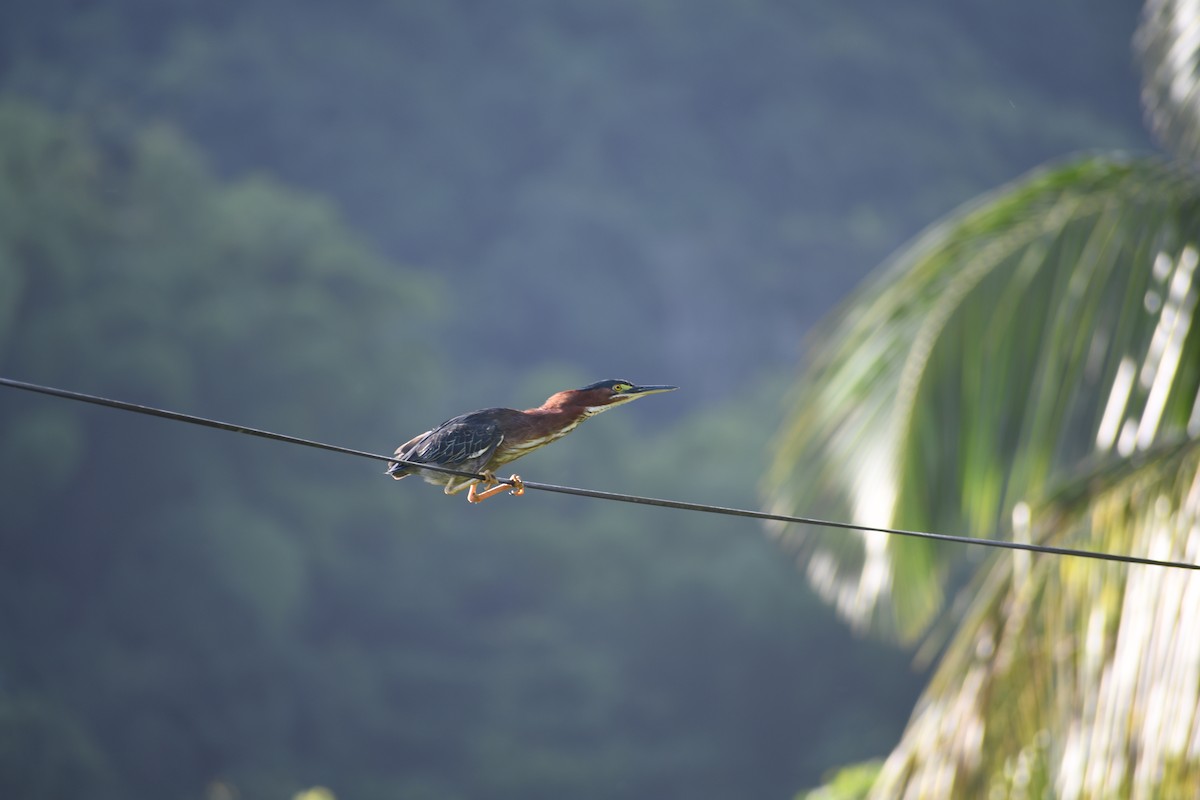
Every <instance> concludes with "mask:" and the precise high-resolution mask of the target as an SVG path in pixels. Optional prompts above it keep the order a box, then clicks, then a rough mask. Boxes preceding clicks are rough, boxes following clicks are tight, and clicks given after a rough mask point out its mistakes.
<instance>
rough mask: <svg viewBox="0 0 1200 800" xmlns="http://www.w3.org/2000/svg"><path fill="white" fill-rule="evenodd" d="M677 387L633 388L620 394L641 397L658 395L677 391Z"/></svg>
mask: <svg viewBox="0 0 1200 800" xmlns="http://www.w3.org/2000/svg"><path fill="white" fill-rule="evenodd" d="M678 388H679V387H678V386H634V387H632V388H629V389H626V390H625V391H623V392H621V394H624V395H643V394H659V393H660V392H673V391H675V390H676V389H678Z"/></svg>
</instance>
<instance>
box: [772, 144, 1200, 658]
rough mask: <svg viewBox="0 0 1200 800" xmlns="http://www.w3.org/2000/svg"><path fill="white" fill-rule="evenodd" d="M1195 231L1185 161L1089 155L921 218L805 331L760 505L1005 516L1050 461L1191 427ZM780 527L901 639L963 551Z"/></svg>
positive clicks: (1051, 475) (832, 595)
mask: <svg viewBox="0 0 1200 800" xmlns="http://www.w3.org/2000/svg"><path fill="white" fill-rule="evenodd" d="M1198 233H1200V180H1198V179H1197V177H1196V176H1195V175H1194V174H1192V173H1191V172H1187V171H1183V170H1181V169H1180V168H1178V167H1174V166H1172V165H1168V164H1164V163H1161V162H1157V161H1147V160H1122V159H1115V158H1108V157H1100V156H1092V157H1086V158H1082V159H1079V160H1076V161H1074V162H1071V163H1067V164H1065V165H1061V166H1058V167H1054V168H1049V169H1043V170H1039V171H1037V172H1035V173H1033V174H1032V175H1030V176H1027V177H1026V178H1024V179H1022V180H1020V181H1017V182H1016V183H1015V184H1013V185H1012V186H1009V187H1005V188H1004V189H1002V190H1000V191H998V192H996V193H993V194H992V195H990V196H987V197H985V198H983V199H982V200H981V201H980V202H978V203H976V204H974V205H973V206H971V207H969V208H967V209H965V210H962V211H960V212H958V213H956V214H953V215H951V216H950V217H949V218H947V219H945V220H943V221H942V222H940V223H939V224H937V225H935V226H934V227H933V228H931V229H930V230H929V231H927V232H926V233H925V234H923V235H922V236H920V237H918V239H917V240H916V241H915V242H913V243H912V244H911V245H910V246H909V247H907V248H905V249H904V250H903V251H901V252H900V253H899V254H898V255H897V256H896V257H895V258H894V259H893V260H892V261H891V262H890V263H889V264H888V265H885V267H884V269H882V270H881V271H880V272H879V274H878V275H877V277H876V278H875V279H873V280H872V281H871V282H869V283H868V284H866V285H865V286H864V287H863V288H862V289H861V290H860V291H859V292H858V293H857V294H856V295H855V296H854V297H852V298H851V299H850V301H849V302H848V303H847V305H846V306H845V308H844V309H843V310H842V312H841V313H840V314H835V315H834V317H833V318H832V319H831V320H830V321H829V323H828V324H827V326H826V327H825V328H824V329H823V330H822V331H821V332H819V334H818V336H817V337H816V339H815V341H814V344H813V347H812V349H811V359H812V364H811V366H810V368H809V369H808V370H807V371H806V373H805V375H804V377H803V379H802V383H801V385H800V387H799V388H798V391H797V395H796V399H795V401H794V411H793V413H792V415H791V418H790V422H789V423H788V424H787V426H786V428H785V430H784V431H783V432H782V435H781V436H780V438H779V442H780V443H779V445H778V447H777V450H776V457H775V459H774V462H773V465H772V468H771V470H770V472H769V474H768V480H767V492H768V494H769V496H770V498H771V500H772V504H773V506H774V507H775V508H776V509H778V510H780V511H784V512H793V513H795V512H800V513H806V514H812V513H820V514H826V515H843V514H845V515H849V516H850V517H851V518H853V519H854V520H855V521H856V522H860V523H864V524H880V525H888V526H900V527H908V528H923V529H927V530H936V531H943V532H953V533H967V534H970V535H974V536H989V535H990V536H1006V535H1013V534H1014V533H1015V534H1016V535H1025V532H1024V529H1023V528H1022V526H1021V525H1020V524H1018V525H1017V526H1015V527H1014V525H1013V519H1014V517H1013V515H1014V511H1016V512H1018V514H1019V515H1020V514H1021V513H1024V512H1023V511H1022V510H1023V509H1028V508H1036V507H1039V506H1040V505H1041V504H1042V503H1044V501H1045V500H1046V499H1047V497H1048V495H1047V491H1048V490H1049V488H1050V487H1051V486H1053V485H1054V482H1055V481H1056V480H1058V479H1059V478H1060V477H1061V476H1063V475H1066V474H1074V473H1075V472H1077V471H1078V470H1080V469H1081V468H1085V467H1088V466H1089V465H1093V464H1094V463H1098V462H1103V461H1106V460H1110V459H1111V460H1120V459H1124V458H1127V457H1129V456H1131V455H1133V454H1134V453H1136V452H1138V451H1141V450H1145V449H1147V448H1149V447H1151V446H1153V445H1154V444H1155V443H1156V442H1159V441H1161V439H1162V437H1163V436H1168V437H1170V436H1178V435H1181V434H1182V432H1183V431H1185V430H1186V429H1187V428H1188V426H1189V421H1190V424H1191V426H1192V428H1193V434H1194V433H1195V428H1196V427H1197V425H1200V422H1198V421H1197V416H1198V414H1200V412H1197V410H1196V408H1197V406H1196V391H1197V385H1198V382H1200V335H1197V334H1196V331H1195V327H1194V326H1192V325H1191V320H1192V314H1193V311H1194V309H1195V305H1196V296H1197V292H1196V288H1195V284H1194V276H1195V271H1196V266H1197V259H1198V249H1197V241H1196V237H1197V234H1198ZM1019 521H1020V517H1019V518H1018V522H1019ZM778 534H779V536H781V537H782V538H784V539H785V540H786V541H788V542H790V543H794V544H795V545H796V546H797V547H799V548H800V549H801V555H802V559H803V564H804V565H805V569H806V572H807V574H808V577H809V578H810V580H811V581H812V583H813V585H814V587H815V588H816V589H817V590H818V592H819V593H821V594H822V596H824V597H825V598H826V599H827V600H829V601H830V602H832V603H833V604H834V605H835V606H836V607H837V608H838V610H839V611H840V612H841V613H842V614H843V615H844V616H845V617H846V618H847V619H848V620H850V621H851V623H853V624H855V625H857V626H859V627H867V626H872V627H874V628H876V629H878V630H883V631H886V632H889V633H892V634H894V635H897V636H899V637H900V638H903V639H912V638H915V637H916V636H918V635H920V634H921V633H922V632H924V631H925V630H927V627H928V625H929V623H930V622H931V621H932V620H933V619H934V618H935V616H936V614H937V613H938V612H939V611H940V610H941V609H942V608H943V606H944V597H945V596H946V590H947V588H948V582H949V580H950V578H951V576H952V574H953V568H954V566H955V564H956V563H958V562H960V561H961V560H962V559H964V558H966V557H968V555H969V554H968V553H966V552H965V551H963V550H962V549H951V548H948V547H946V546H943V545H937V544H934V543H929V542H920V541H909V540H904V541H899V540H896V539H892V538H888V537H886V536H884V535H882V534H848V533H826V532H821V533H812V532H806V531H799V532H797V531H795V530H794V529H784V530H780V531H778ZM1076 544H1089V545H1090V544H1092V543H1082V542H1080V543H1076ZM884 601H886V602H884Z"/></svg>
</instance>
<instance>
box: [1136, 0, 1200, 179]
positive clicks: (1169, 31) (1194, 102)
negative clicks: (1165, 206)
mask: <svg viewBox="0 0 1200 800" xmlns="http://www.w3.org/2000/svg"><path fill="white" fill-rule="evenodd" d="M1197 12H1198V9H1197V7H1196V3H1195V2H1194V0H1147V1H1146V4H1145V6H1144V7H1143V9H1142V20H1141V24H1140V25H1139V26H1138V30H1137V34H1136V35H1135V36H1134V39H1133V44H1134V49H1135V50H1136V51H1137V55H1138V61H1139V62H1140V63H1141V67H1142V105H1143V106H1144V107H1145V109H1146V117H1147V120H1148V122H1149V124H1150V129H1151V130H1152V131H1154V133H1155V135H1156V136H1157V137H1158V138H1159V140H1160V141H1161V142H1162V143H1163V145H1164V146H1165V147H1166V148H1167V149H1168V150H1170V151H1171V152H1172V153H1174V154H1175V156H1176V157H1177V158H1181V159H1188V160H1190V161H1193V162H1194V161H1197V160H1200V35H1197V26H1198V25H1200V21H1198V20H1197Z"/></svg>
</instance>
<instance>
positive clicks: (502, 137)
mask: <svg viewBox="0 0 1200 800" xmlns="http://www.w3.org/2000/svg"><path fill="white" fill-rule="evenodd" d="M1134 18H1135V9H1133V8H1131V7H1127V5H1126V4H1122V3H1117V2H1104V3H1101V4H1097V3H1085V2H1082V0H1078V1H1077V2H1069V3H1060V4H1057V5H1056V6H1055V7H1054V8H1053V9H1046V8H1044V7H1043V5H1042V4H1039V3H1035V2H1032V0H1022V2H1018V3H1013V4H1009V5H1005V6H1003V7H994V4H988V3H983V2H969V3H962V2H957V3H956V2H945V1H944V0H938V1H935V0H924V1H923V2H917V3H910V4H903V5H898V4H890V3H883V2H862V3H850V4H833V3H830V4H800V5H797V4H795V3H787V2H782V1H779V2H767V1H766V0H762V1H761V2H750V3H721V2H701V3H684V2H678V1H674V2H672V1H670V0H665V1H664V2H650V3H647V2H632V1H626V0H620V1H618V2H609V3H603V4H589V3H549V2H528V3H520V4H505V5H500V4H494V3H478V2H454V3H441V4H420V3H415V2H383V0H374V1H373V2H362V3H358V4H354V5H353V6H347V5H330V4H315V3H314V4H296V3H281V2H274V1H273V0H253V1H252V2H244V3H240V4H232V5H214V4H211V3H200V2H185V3H172V4H162V3H156V2H147V1H146V0H115V1H114V2H106V3H102V4H80V3H75V2H67V1H66V0H62V1H61V2H60V1H59V0H51V1H49V2H43V3H38V4H6V5H4V6H2V7H0V98H2V99H0V375H5V376H10V377H15V378H19V379H24V380H32V381H41V382H46V383H50V384H54V385H60V386H64V387H67V388H72V389H78V390H82V391H88V392H95V393H99V394H109V395H113V396H118V397H121V398H123V399H127V400H132V401H135V402H143V403H151V404H160V405H165V406H169V407H172V408H176V409H178V410H181V411H185V412H190V413H195V414H200V415H202V416H207V417H214V418H220V419H229V420H231V421H234V422H237V423H241V424H245V425H252V426H257V427H263V428H268V429H272V430H279V431H282V432H286V433H292V434H296V435H301V436H311V437H313V438H316V439H320V440H323V441H331V442H337V443H340V444H345V445H348V446H352V447H361V448H363V449H368V450H373V451H384V450H387V449H389V448H390V447H394V446H395V444H397V443H399V442H400V441H404V440H405V439H407V438H409V437H410V436H412V435H413V434H415V433H419V432H420V431H422V430H425V429H427V428H428V427H430V426H431V425H433V424H436V423H437V422H438V421H440V420H441V419H443V418H445V417H447V416H450V415H452V414H456V413H459V412H461V411H465V410H468V409H470V408H473V407H480V406H488V405H499V404H511V405H517V406H522V407H523V406H527V405H533V404H536V403H538V402H540V401H541V400H542V398H544V397H545V396H546V395H547V394H549V393H550V392H552V391H555V390H557V389H561V388H566V387H569V386H576V385H582V384H583V383H587V382H590V381H593V380H598V379H601V378H607V377H629V378H632V379H635V380H642V381H646V382H670V383H676V384H679V385H681V386H682V387H683V390H682V391H680V392H677V393H675V394H673V395H670V396H667V397H664V398H663V399H662V401H661V402H658V403H656V404H654V405H653V406H651V404H650V403H647V404H646V407H645V408H642V407H639V408H637V409H633V410H619V411H614V412H613V413H611V414H606V415H604V416H603V417H601V418H600V419H597V420H595V421H592V422H589V423H587V425H585V426H583V427H581V429H580V430H579V431H578V432H576V433H574V434H572V435H571V437H570V438H568V439H566V440H564V441H563V442H562V443H560V444H557V445H555V446H554V447H553V448H551V449H549V450H547V451H545V452H542V453H539V454H537V455H535V456H531V457H530V458H529V459H528V461H523V462H521V469H522V471H523V472H524V473H525V474H527V476H529V477H531V478H534V479H539V480H546V481H552V482H561V483H574V484H579V485H588V486H594V487H596V488H601V489H611V490H628V491H634V492H638V493H644V494H659V495H669V496H674V497H680V498H684V499H692V500H702V501H714V502H718V503H727V504H740V505H754V504H756V503H757V498H756V491H755V486H756V483H757V481H758V480H759V478H760V475H761V472H762V468H763V462H764V459H765V458H766V456H765V455H764V453H765V450H766V445H767V442H768V439H769V437H770V436H771V435H772V432H773V431H774V429H775V427H776V421H777V419H778V417H779V415H780V409H781V407H782V405H781V397H780V395H781V393H782V387H784V386H786V385H787V384H788V382H789V379H790V377H791V373H792V371H793V370H794V368H795V365H796V363H797V361H798V359H799V357H800V355H801V341H802V339H801V335H802V333H803V332H804V331H805V330H807V328H808V327H809V326H810V325H811V324H812V323H813V321H814V320H815V319H816V318H817V316H819V315H820V314H822V313H824V312H825V311H827V310H828V309H829V308H830V307H831V306H832V305H833V304H834V303H835V302H836V301H837V300H838V299H839V298H840V297H841V296H842V295H843V293H844V292H845V291H846V290H847V289H848V288H849V287H850V286H851V285H853V284H854V282H855V281H857V280H858V279H859V278H860V277H861V276H862V275H864V274H865V273H866V272H867V271H868V270H869V269H870V268H871V267H873V266H874V265H875V264H876V262H877V261H878V260H879V259H881V258H882V257H883V256H884V255H885V254H886V253H887V252H889V251H890V250H891V249H892V248H893V247H894V246H895V245H896V244H898V243H899V242H900V241H901V240H903V239H904V238H906V237H907V236H909V235H910V234H912V233H913V232H914V231H916V230H917V229H919V228H920V227H921V226H923V225H925V224H927V223H928V222H929V221H931V220H932V219H934V218H935V217H936V215H938V214H940V213H941V212H943V211H945V210H947V209H949V208H951V207H953V206H954V205H955V204H956V203H958V202H960V201H962V200H964V199H966V198H968V197H970V196H972V195H974V194H976V193H977V192H979V191H980V190H982V189H984V188H988V187H990V186H992V185H994V184H996V183H999V182H1002V181H1004V180H1006V179H1008V178H1010V177H1012V176H1015V175H1017V174H1019V173H1020V172H1022V171H1023V170H1024V169H1026V168H1028V167H1029V166H1032V165H1033V164H1035V163H1037V162H1040V161H1042V160H1044V159H1046V158H1050V157H1054V156H1056V155H1060V154H1065V153H1068V152H1071V151H1074V150H1077V149H1080V148H1090V147H1098V146H1129V147H1145V146H1147V145H1146V142H1145V140H1144V138H1143V134H1142V133H1140V125H1139V119H1138V112H1137V105H1136V91H1137V90H1136V83H1135V81H1134V79H1133V76H1132V74H1131V71H1130V68H1129V65H1128V62H1129V56H1128V44H1127V43H1128V40H1129V35H1130V33H1131V31H1132V29H1133V25H1134ZM380 473H381V467H380V465H375V464H372V463H370V462H366V461H361V462H360V461H357V460H354V459H346V458H343V457H340V456H336V455H332V454H327V453H318V452H313V451H306V450H302V449H297V448H293V447H289V446H286V445H282V444H271V443H266V442H261V441H256V440H249V439H246V438H245V437H236V436H231V435H228V434H219V433H216V432H212V431H204V430H199V429H187V428H184V427H183V426H179V425H172V424H170V423H167V422H164V421H162V420H152V419H147V418H140V417H131V416H128V415H122V414H118V413H117V412H113V411H106V410H102V409H94V408H80V407H76V406H73V405H70V404H67V403H64V402H63V401H59V400H52V399H49V398H40V397H35V396H32V395H30V396H25V395H19V394H17V393H15V392H13V391H11V390H4V391H0V486H2V487H3V489H2V490H0V499H2V500H3V508H4V514H3V517H2V519H0V795H2V796H5V797H8V796H12V797H30V798H43V797H44V798H54V797H94V798H107V797H112V798H118V797H119V798H129V797H145V798H166V799H168V800H169V799H171V798H197V797H211V798H214V799H215V798H219V797H229V796H231V795H230V794H228V792H233V793H234V794H232V796H235V797H238V798H280V797H282V798H288V797H291V795H292V793H294V792H297V791H299V790H301V789H303V788H305V787H309V786H313V785H327V786H329V787H330V788H331V789H332V790H333V791H334V792H335V793H336V794H337V796H338V797H339V798H341V799H342V800H357V799H358V798H368V799H370V798H414V799H416V798H421V799H422V800H423V799H425V798H467V797H489V798H522V799H523V800H524V799H527V798H538V797H546V798H561V797H581V798H587V797H595V798H610V797H660V796H689V797H693V798H698V799H699V798H713V799H714V800H715V799H716V798H727V797H735V796H736V797H763V798H771V797H774V798H779V797H788V796H790V795H791V794H792V793H793V792H795V791H796V790H798V789H800V788H801V787H803V786H805V785H809V784H812V783H815V782H816V781H817V780H818V779H819V777H820V775H821V774H822V772H823V771H824V770H826V769H828V768H830V767H832V766H835V765H838V764H842V763H845V762H848V761H852V760H855V759H860V758H866V757H870V756H873V755H879V754H882V753H884V752H886V751H887V750H888V749H889V748H890V747H891V745H892V744H893V743H894V742H895V740H896V738H897V737H898V736H899V733H900V730H901V728H902V726H903V724H904V721H905V719H906V717H907V714H908V711H909V710H910V708H911V705H912V701H913V698H914V697H915V695H916V692H917V689H918V687H919V686H920V683H921V680H920V676H918V675H915V674H914V673H913V671H912V670H911V668H910V664H909V661H910V656H909V654H906V653H903V652H898V651H888V650H885V649H883V648H882V647H881V646H878V645H874V644H870V643H864V642H861V641H856V640H854V639H852V638H851V637H850V635H849V634H848V632H847V631H845V630H844V629H843V628H842V627H841V626H840V625H839V624H838V623H837V622H836V621H835V620H834V619H833V618H832V616H831V615H830V614H829V613H828V612H827V611H826V610H825V609H824V608H823V607H821V606H819V605H818V604H817V603H816V602H815V601H814V600H812V598H811V596H810V595H809V594H808V591H807V589H805V587H804V586H803V585H802V584H801V582H800V581H799V580H798V579H796V578H795V577H794V575H793V572H792V565H791V564H790V563H789V562H788V559H787V558H784V557H781V556H780V554H779V553H778V552H777V551H776V549H775V548H774V547H773V546H772V545H771V544H770V543H769V542H767V541H766V540H764V539H763V538H762V537H761V536H760V532H759V530H758V529H757V528H756V527H755V526H753V525H750V524H748V523H747V524H739V523H734V522H730V521H729V520H723V519H709V518H706V517H691V516H683V515H677V514H671V513H668V512H663V511H656V510H650V509H639V508H623V507H614V506H612V505H610V504H600V503H596V502H594V501H585V500H574V499H566V498H553V497H546V496H526V497H525V498H522V499H521V500H513V499H510V498H507V497H506V498H501V499H498V500H495V501H489V504H488V505H486V506H483V507H481V508H468V507H466V504H465V502H463V501H462V499H461V498H446V497H444V496H443V495H441V493H440V492H439V491H437V490H436V489H434V488H432V487H427V486H423V485H421V484H418V483H417V482H416V481H411V480H410V481H405V482H403V483H401V484H394V483H393V482H392V481H389V480H387V479H385V478H384V477H383V476H382V475H381V474H380ZM830 535H836V533H831V534H830ZM223 793H224V794H223Z"/></svg>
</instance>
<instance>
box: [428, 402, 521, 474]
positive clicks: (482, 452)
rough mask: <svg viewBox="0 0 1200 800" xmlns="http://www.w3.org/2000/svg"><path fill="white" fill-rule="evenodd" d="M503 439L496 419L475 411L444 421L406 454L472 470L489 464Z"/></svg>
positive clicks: (439, 463)
mask: <svg viewBox="0 0 1200 800" xmlns="http://www.w3.org/2000/svg"><path fill="white" fill-rule="evenodd" d="M503 440H504V435H503V434H502V433H501V432H500V426H499V425H497V424H496V422H495V420H493V419H490V418H489V417H488V416H487V415H484V414H481V413H479V412H475V413H472V414H464V415H462V416H461V417H455V418H454V419H451V420H447V421H446V422H443V423H442V424H441V425H439V426H438V427H436V428H434V429H433V430H432V431H430V432H429V433H428V434H426V435H425V437H424V438H422V439H421V440H420V441H419V442H417V443H416V445H415V446H414V447H413V449H412V450H411V451H409V452H408V453H407V454H405V456H404V458H405V460H406V461H415V462H418V463H421V464H437V465H439V466H443V467H450V468H452V469H453V468H455V467H465V468H467V471H470V470H472V469H476V468H478V467H480V466H482V465H483V464H486V463H487V461H488V459H489V458H491V457H492V453H494V452H495V451H496V448H497V447H499V446H500V442H501V441H503Z"/></svg>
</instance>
